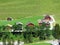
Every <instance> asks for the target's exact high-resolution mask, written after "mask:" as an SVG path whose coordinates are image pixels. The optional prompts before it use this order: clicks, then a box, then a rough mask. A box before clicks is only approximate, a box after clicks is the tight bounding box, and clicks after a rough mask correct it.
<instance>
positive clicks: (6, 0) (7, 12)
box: [0, 0, 60, 24]
mask: <svg viewBox="0 0 60 45" xmlns="http://www.w3.org/2000/svg"><path fill="white" fill-rule="evenodd" d="M59 11H60V0H0V19H1V20H4V21H0V24H5V23H4V22H6V21H5V20H6V18H7V17H12V18H13V19H17V21H20V22H23V23H24V24H25V23H26V22H29V21H32V22H34V23H35V24H36V22H37V20H38V19H39V18H41V17H42V16H43V15H44V14H52V15H54V17H55V19H56V23H60V20H59V19H60V17H59V16H60V12H59ZM30 18H32V19H30ZM13 22H15V20H14V21H13ZM13 22H12V23H13ZM6 23H10V22H6Z"/></svg>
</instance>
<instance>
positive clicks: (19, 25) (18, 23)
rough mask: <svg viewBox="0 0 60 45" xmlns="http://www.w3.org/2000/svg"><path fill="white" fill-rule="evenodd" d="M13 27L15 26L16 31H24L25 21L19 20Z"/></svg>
mask: <svg viewBox="0 0 60 45" xmlns="http://www.w3.org/2000/svg"><path fill="white" fill-rule="evenodd" d="M13 28H14V31H16V32H19V31H22V30H23V23H21V22H17V23H15V25H14V26H13Z"/></svg>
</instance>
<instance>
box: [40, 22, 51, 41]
mask: <svg viewBox="0 0 60 45" xmlns="http://www.w3.org/2000/svg"><path fill="white" fill-rule="evenodd" d="M49 28H50V25H49V24H48V25H47V24H46V23H44V22H43V23H42V24H41V25H40V26H39V30H40V31H39V39H40V40H45V39H47V38H48V37H49V36H50V32H49V31H50V29H49Z"/></svg>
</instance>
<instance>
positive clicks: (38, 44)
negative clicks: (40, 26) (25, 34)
mask: <svg viewBox="0 0 60 45" xmlns="http://www.w3.org/2000/svg"><path fill="white" fill-rule="evenodd" d="M25 45H50V44H46V43H37V44H36V43H34V44H25Z"/></svg>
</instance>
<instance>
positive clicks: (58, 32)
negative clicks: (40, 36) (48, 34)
mask: <svg viewBox="0 0 60 45" xmlns="http://www.w3.org/2000/svg"><path fill="white" fill-rule="evenodd" d="M53 36H54V37H55V38H56V39H60V25H59V24H56V25H55V26H54V30H53Z"/></svg>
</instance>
